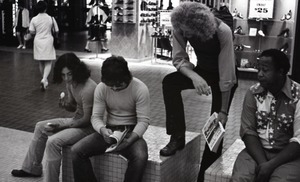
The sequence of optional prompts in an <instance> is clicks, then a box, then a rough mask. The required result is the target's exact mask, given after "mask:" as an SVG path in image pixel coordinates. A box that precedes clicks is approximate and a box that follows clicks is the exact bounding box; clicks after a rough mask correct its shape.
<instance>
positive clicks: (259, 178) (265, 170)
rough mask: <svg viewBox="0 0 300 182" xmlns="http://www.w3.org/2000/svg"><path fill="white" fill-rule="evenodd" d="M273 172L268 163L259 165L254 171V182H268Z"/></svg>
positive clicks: (271, 166)
mask: <svg viewBox="0 0 300 182" xmlns="http://www.w3.org/2000/svg"><path fill="white" fill-rule="evenodd" d="M273 171H274V169H273V165H271V164H270V162H269V161H268V162H264V163H261V164H259V165H258V167H257V170H256V174H257V175H256V181H255V182H265V181H269V178H270V176H271V174H272V173H273Z"/></svg>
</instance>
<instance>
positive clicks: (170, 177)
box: [62, 126, 200, 182]
mask: <svg viewBox="0 0 300 182" xmlns="http://www.w3.org/2000/svg"><path fill="white" fill-rule="evenodd" d="M144 138H145V140H146V142H147V145H148V150H149V158H148V163H147V167H146V171H145V173H144V177H143V182H194V181H196V179H197V176H198V172H199V163H200V161H199V160H200V134H199V133H194V132H186V147H185V148H184V149H183V150H181V151H179V152H177V153H176V154H175V155H174V156H171V157H163V156H160V155H159V150H160V149H161V148H162V147H164V146H165V145H166V144H167V143H168V142H169V136H168V135H166V129H165V128H162V127H156V126H149V128H148V130H147V131H146V133H145V134H144ZM91 161H92V164H93V168H94V172H95V175H96V177H97V179H98V181H105V182H121V181H123V177H124V174H125V170H126V168H127V160H126V159H125V158H124V157H121V156H119V155H117V154H104V155H99V156H94V157H92V159H91ZM72 171H73V169H72V161H71V156H70V147H66V148H63V162H62V180H63V181H64V182H73V172H72Z"/></svg>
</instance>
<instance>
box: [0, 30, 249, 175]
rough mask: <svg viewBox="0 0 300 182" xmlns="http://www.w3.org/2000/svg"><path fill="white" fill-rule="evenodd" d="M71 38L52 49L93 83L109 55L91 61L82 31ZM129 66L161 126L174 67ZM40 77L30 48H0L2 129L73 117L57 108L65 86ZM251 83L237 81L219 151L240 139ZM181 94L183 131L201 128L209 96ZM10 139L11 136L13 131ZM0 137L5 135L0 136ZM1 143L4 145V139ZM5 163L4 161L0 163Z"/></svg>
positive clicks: (92, 56)
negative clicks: (76, 60) (165, 83)
mask: <svg viewBox="0 0 300 182" xmlns="http://www.w3.org/2000/svg"><path fill="white" fill-rule="evenodd" d="M74 36H77V35H72V34H71V35H65V37H66V40H65V42H66V43H65V45H64V46H63V47H62V48H61V50H59V51H57V54H58V55H61V54H62V53H65V52H66V51H67V52H69V51H76V52H75V53H76V54H77V55H78V56H79V57H80V58H81V59H82V60H84V61H85V62H86V63H87V64H88V65H89V66H91V69H92V72H93V75H92V78H94V79H95V81H96V82H99V81H100V77H99V73H100V67H101V62H102V61H103V60H104V59H105V58H106V57H108V56H109V55H110V54H109V53H107V54H99V55H98V58H96V59H95V57H96V55H95V53H83V52H80V51H81V50H82V49H83V48H84V45H85V41H84V38H85V34H83V35H82V34H79V36H78V37H80V40H78V41H79V43H74V42H73V41H74V38H72V37H74ZM129 67H130V70H131V71H132V73H133V75H134V76H135V77H137V78H139V79H141V80H142V81H144V82H145V83H146V84H147V86H148V87H149V90H150V96H151V95H152V96H153V97H151V100H152V101H151V111H152V113H153V114H152V115H151V124H152V125H155V126H162V127H165V113H164V103H163V98H162V89H161V81H162V79H163V77H164V76H165V75H166V74H168V73H170V72H172V71H174V70H175V69H174V68H173V67H172V66H170V63H166V64H158V63H154V64H152V63H151V62H150V61H149V62H143V63H129ZM51 77H52V75H50V77H49V78H51ZM40 80H41V76H40V74H39V71H38V63H37V62H35V61H33V60H32V49H30V48H29V49H27V50H17V49H15V48H14V47H13V48H12V47H4V46H0V90H1V92H0V100H1V102H0V113H1V114H0V126H1V127H6V128H12V129H17V130H22V131H27V132H33V129H34V126H35V123H36V122H37V121H40V120H44V119H49V118H53V117H68V116H71V115H72V114H70V113H67V112H65V111H62V110H60V109H59V108H58V102H57V100H58V96H59V93H60V92H61V91H62V90H63V89H64V86H63V85H53V84H51V83H50V87H49V89H48V90H47V91H46V92H40V90H39V82H40ZM253 83H255V81H253V80H247V79H243V80H242V79H240V80H239V87H238V88H237V90H236V93H235V96H234V99H233V102H232V106H231V109H230V112H229V121H228V124H227V129H226V130H227V131H226V134H225V142H224V150H226V149H227V148H228V147H229V146H230V145H231V144H232V143H233V142H234V141H235V139H236V138H239V135H238V134H239V123H240V121H239V119H240V114H241V109H242V102H243V98H244V94H245V91H246V90H247V89H248V88H249V86H250V85H252V84H253ZM182 95H183V99H184V104H185V111H186V112H185V116H186V122H187V130H189V131H193V132H200V131H201V129H202V127H203V124H204V122H205V120H206V119H207V118H208V116H209V111H210V102H211V98H210V97H209V96H199V95H197V94H196V93H195V91H194V90H186V91H184V92H182ZM154 113H155V114H154ZM14 131H15V130H14ZM11 137H14V134H13V133H12V136H11ZM0 140H4V139H3V138H2V137H1V139H0ZM16 140H17V139H16ZM1 142H2V143H3V141H1ZM26 142H28V141H26ZM203 144H204V141H202V144H201V146H202V147H201V151H202V149H203ZM8 145H9V144H8ZM26 150H27V148H23V152H22V153H20V156H23V155H24V154H23V153H24V152H26ZM18 152H19V150H18ZM5 153H6V149H5V148H3V147H1V148H0V155H1V156H6V158H5V157H4V158H3V157H1V158H0V159H1V161H0V163H1V165H2V166H3V165H4V166H5V165H7V166H9V167H14V168H18V167H19V166H11V165H8V164H7V162H8V161H10V160H9V159H8V157H9V156H8V155H5ZM20 160H22V159H20ZM4 161H5V163H3V162H4ZM19 164H20V162H19ZM0 169H1V168H0ZM8 171H10V170H8ZM0 175H3V171H0ZM5 175H7V174H5ZM0 179H1V181H6V180H5V179H4V180H2V179H3V178H2V176H0Z"/></svg>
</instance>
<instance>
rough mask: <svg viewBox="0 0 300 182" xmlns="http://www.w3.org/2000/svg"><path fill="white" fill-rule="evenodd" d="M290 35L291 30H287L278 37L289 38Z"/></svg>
mask: <svg viewBox="0 0 300 182" xmlns="http://www.w3.org/2000/svg"><path fill="white" fill-rule="evenodd" d="M289 33H290V29H288V28H286V29H284V30H282V31H281V32H280V33H279V34H278V35H277V36H278V37H281V36H283V37H289Z"/></svg>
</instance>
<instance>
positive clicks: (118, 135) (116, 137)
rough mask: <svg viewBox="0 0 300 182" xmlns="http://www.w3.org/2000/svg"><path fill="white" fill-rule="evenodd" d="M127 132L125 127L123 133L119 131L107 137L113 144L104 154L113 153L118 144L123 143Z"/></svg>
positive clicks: (127, 129) (127, 128)
mask: <svg viewBox="0 0 300 182" xmlns="http://www.w3.org/2000/svg"><path fill="white" fill-rule="evenodd" d="M128 131H129V127H126V126H125V129H124V130H123V131H120V130H115V131H114V132H113V133H112V134H111V135H110V136H109V137H111V138H112V140H113V142H112V144H111V146H110V147H108V148H107V149H106V150H105V152H112V151H114V150H115V149H116V148H117V147H118V146H119V145H120V143H121V142H122V141H123V139H124V138H125V136H126V134H127V133H128Z"/></svg>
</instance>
